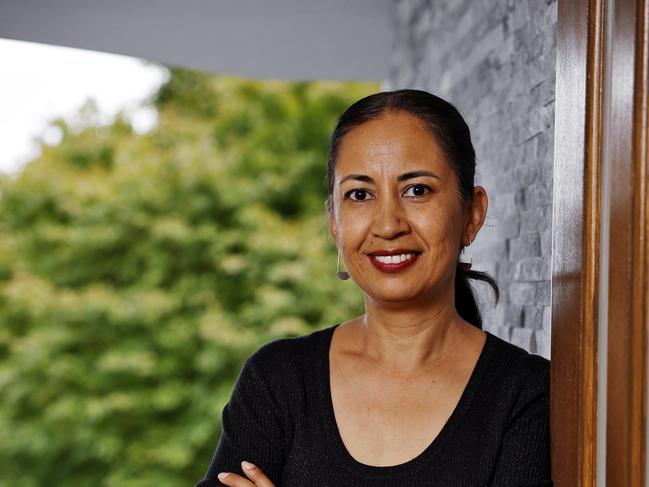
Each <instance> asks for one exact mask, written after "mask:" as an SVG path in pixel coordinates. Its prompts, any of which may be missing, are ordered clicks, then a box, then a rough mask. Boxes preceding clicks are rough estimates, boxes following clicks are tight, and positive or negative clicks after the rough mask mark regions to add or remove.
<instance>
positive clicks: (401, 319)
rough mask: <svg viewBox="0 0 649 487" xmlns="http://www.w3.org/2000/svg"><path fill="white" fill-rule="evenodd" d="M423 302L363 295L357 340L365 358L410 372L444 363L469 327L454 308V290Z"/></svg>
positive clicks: (399, 370) (387, 366) (389, 369)
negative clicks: (447, 294) (394, 300)
mask: <svg viewBox="0 0 649 487" xmlns="http://www.w3.org/2000/svg"><path fill="white" fill-rule="evenodd" d="M449 294H450V295H449V296H444V297H441V296H438V299H429V300H426V302H425V303H420V304H418V305H413V304H412V303H385V302H378V301H375V300H372V299H371V298H370V297H368V296H367V295H366V296H365V314H363V315H362V316H359V317H358V318H357V328H356V329H357V333H359V334H360V336H359V340H358V343H359V344H360V346H361V348H362V350H360V351H361V353H363V354H364V355H365V356H366V357H367V358H369V359H370V360H372V361H374V362H376V363H377V365H379V366H380V367H381V368H383V369H384V370H386V371H390V372H391V373H395V374H405V375H409V374H412V373H416V372H417V371H420V370H422V369H428V368H430V367H431V366H434V365H436V364H441V363H444V362H445V361H446V360H445V359H446V358H447V357H448V356H449V355H452V354H454V353H457V351H458V347H459V346H460V345H459V344H460V343H461V342H462V337H463V336H466V334H468V333H471V332H472V331H477V329H476V330H470V329H469V328H474V327H473V326H472V325H470V324H469V323H467V322H466V321H464V320H463V319H462V318H461V317H460V316H459V315H458V313H457V311H456V309H455V301H454V293H453V290H451V292H450V293H449Z"/></svg>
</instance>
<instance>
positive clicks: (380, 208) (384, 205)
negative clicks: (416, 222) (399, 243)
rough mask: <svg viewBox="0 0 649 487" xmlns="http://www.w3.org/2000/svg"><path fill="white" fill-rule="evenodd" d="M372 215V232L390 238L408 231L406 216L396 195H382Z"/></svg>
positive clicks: (377, 235)
mask: <svg viewBox="0 0 649 487" xmlns="http://www.w3.org/2000/svg"><path fill="white" fill-rule="evenodd" d="M376 210H377V211H376V214H375V215H374V224H373V228H372V230H373V234H374V235H375V236H376V237H380V238H383V239H386V240H391V239H394V238H396V237H399V236H401V235H403V234H406V233H408V232H409V231H410V225H409V224H408V218H407V215H406V212H405V209H404V207H403V204H402V202H401V198H399V197H398V196H392V195H391V196H383V198H380V202H379V204H378V205H377V209H376Z"/></svg>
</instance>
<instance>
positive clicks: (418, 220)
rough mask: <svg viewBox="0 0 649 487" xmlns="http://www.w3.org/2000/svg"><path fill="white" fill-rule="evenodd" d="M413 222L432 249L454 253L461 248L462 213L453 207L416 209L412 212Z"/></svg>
mask: <svg viewBox="0 0 649 487" xmlns="http://www.w3.org/2000/svg"><path fill="white" fill-rule="evenodd" d="M411 222H412V225H413V226H414V227H415V228H416V231H417V232H418V233H419V235H420V236H421V238H422V239H423V240H424V241H425V242H426V244H427V245H429V246H430V248H431V250H432V251H435V250H437V251H438V252H442V253H444V254H447V253H448V254H450V255H454V254H455V253H456V250H459V246H460V243H461V242H460V240H461V235H462V221H461V215H459V214H458V212H456V211H453V209H447V210H431V209H430V208H428V209H422V210H416V211H415V212H413V214H412V217H411Z"/></svg>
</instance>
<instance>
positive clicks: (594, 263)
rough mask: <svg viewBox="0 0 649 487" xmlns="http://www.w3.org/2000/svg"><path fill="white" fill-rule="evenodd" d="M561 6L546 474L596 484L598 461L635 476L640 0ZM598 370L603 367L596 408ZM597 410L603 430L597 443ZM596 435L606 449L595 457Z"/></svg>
mask: <svg viewBox="0 0 649 487" xmlns="http://www.w3.org/2000/svg"><path fill="white" fill-rule="evenodd" d="M558 14H559V15H558V18H559V22H558V37H557V41H558V42H557V79H556V105H555V110H556V112H555V113H556V115H555V134H556V135H555V150H554V161H555V164H554V168H555V169H554V195H553V205H554V210H553V257H552V264H553V271H552V356H551V359H552V366H551V406H550V407H551V415H552V420H551V423H552V453H553V463H552V469H553V478H554V482H555V485H556V486H561V487H563V486H565V487H574V486H595V485H597V475H598V468H599V470H600V472H599V473H600V475H601V473H602V472H603V470H602V469H603V468H604V467H605V469H606V470H605V472H606V484H607V485H611V486H618V485H620V486H634V487H635V486H641V485H645V475H646V472H645V458H646V457H645V455H646V444H645V443H646V426H647V424H646V421H647V419H646V411H647V404H646V403H647V400H646V392H647V391H646V384H647V372H646V371H647V325H648V319H647V316H648V314H649V297H648V296H649V284H648V277H647V276H648V274H649V265H648V262H649V243H648V241H647V240H648V236H649V235H648V230H649V218H648V203H649V201H648V200H649V197H648V196H647V189H648V185H647V172H648V164H647V145H648V134H649V130H648V124H647V119H648V116H649V111H648V103H647V94H648V91H649V76H648V66H649V62H648V52H647V51H648V49H647V47H648V39H649V34H648V32H649V29H648V25H649V20H648V16H649V13H648V8H647V0H558ZM603 178H606V179H605V180H604V179H603ZM603 183H604V184H603ZM603 197H604V199H603ZM602 242H604V245H603V246H600V243H602ZM600 310H601V311H603V313H602V316H600ZM600 329H601V330H603V332H602V334H601V335H602V336H601V337H600V336H599V333H598V330H600ZM600 338H601V342H602V343H598V342H600ZM598 346H601V347H603V348H602V350H601V351H600V352H601V353H600V354H599V355H598ZM598 357H603V358H604V359H605V360H604V361H601V363H600V361H598ZM598 366H599V367H601V370H598ZM598 373H599V374H600V375H599V376H600V377H604V378H605V379H606V387H604V384H601V385H602V387H601V390H600V391H599V394H600V404H604V405H605V410H602V411H601V412H600V413H601V414H599V415H598V408H597V405H598ZM601 374H604V375H601ZM601 398H604V399H603V400H604V403H602V402H601ZM598 421H599V424H600V430H599V431H600V433H601V432H602V431H604V432H605V438H606V439H605V444H600V445H598ZM598 447H599V448H600V449H603V448H605V449H606V456H605V458H606V460H605V462H601V461H600V465H599V466H598V464H597V457H598ZM603 451H604V450H602V452H603ZM600 453H601V452H600ZM602 463H605V465H602Z"/></svg>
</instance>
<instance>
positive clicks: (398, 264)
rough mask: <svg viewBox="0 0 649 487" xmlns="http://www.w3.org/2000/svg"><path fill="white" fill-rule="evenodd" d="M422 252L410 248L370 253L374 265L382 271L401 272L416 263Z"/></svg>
mask: <svg viewBox="0 0 649 487" xmlns="http://www.w3.org/2000/svg"><path fill="white" fill-rule="evenodd" d="M419 254H421V252H418V251H416V250H410V249H392V250H379V251H376V252H372V253H371V254H368V257H369V259H370V262H372V265H373V266H374V267H375V268H376V269H378V270H379V271H381V272H399V271H401V270H403V269H405V268H407V267H409V266H411V265H412V264H414V263H415V261H416V260H417V257H419Z"/></svg>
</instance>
